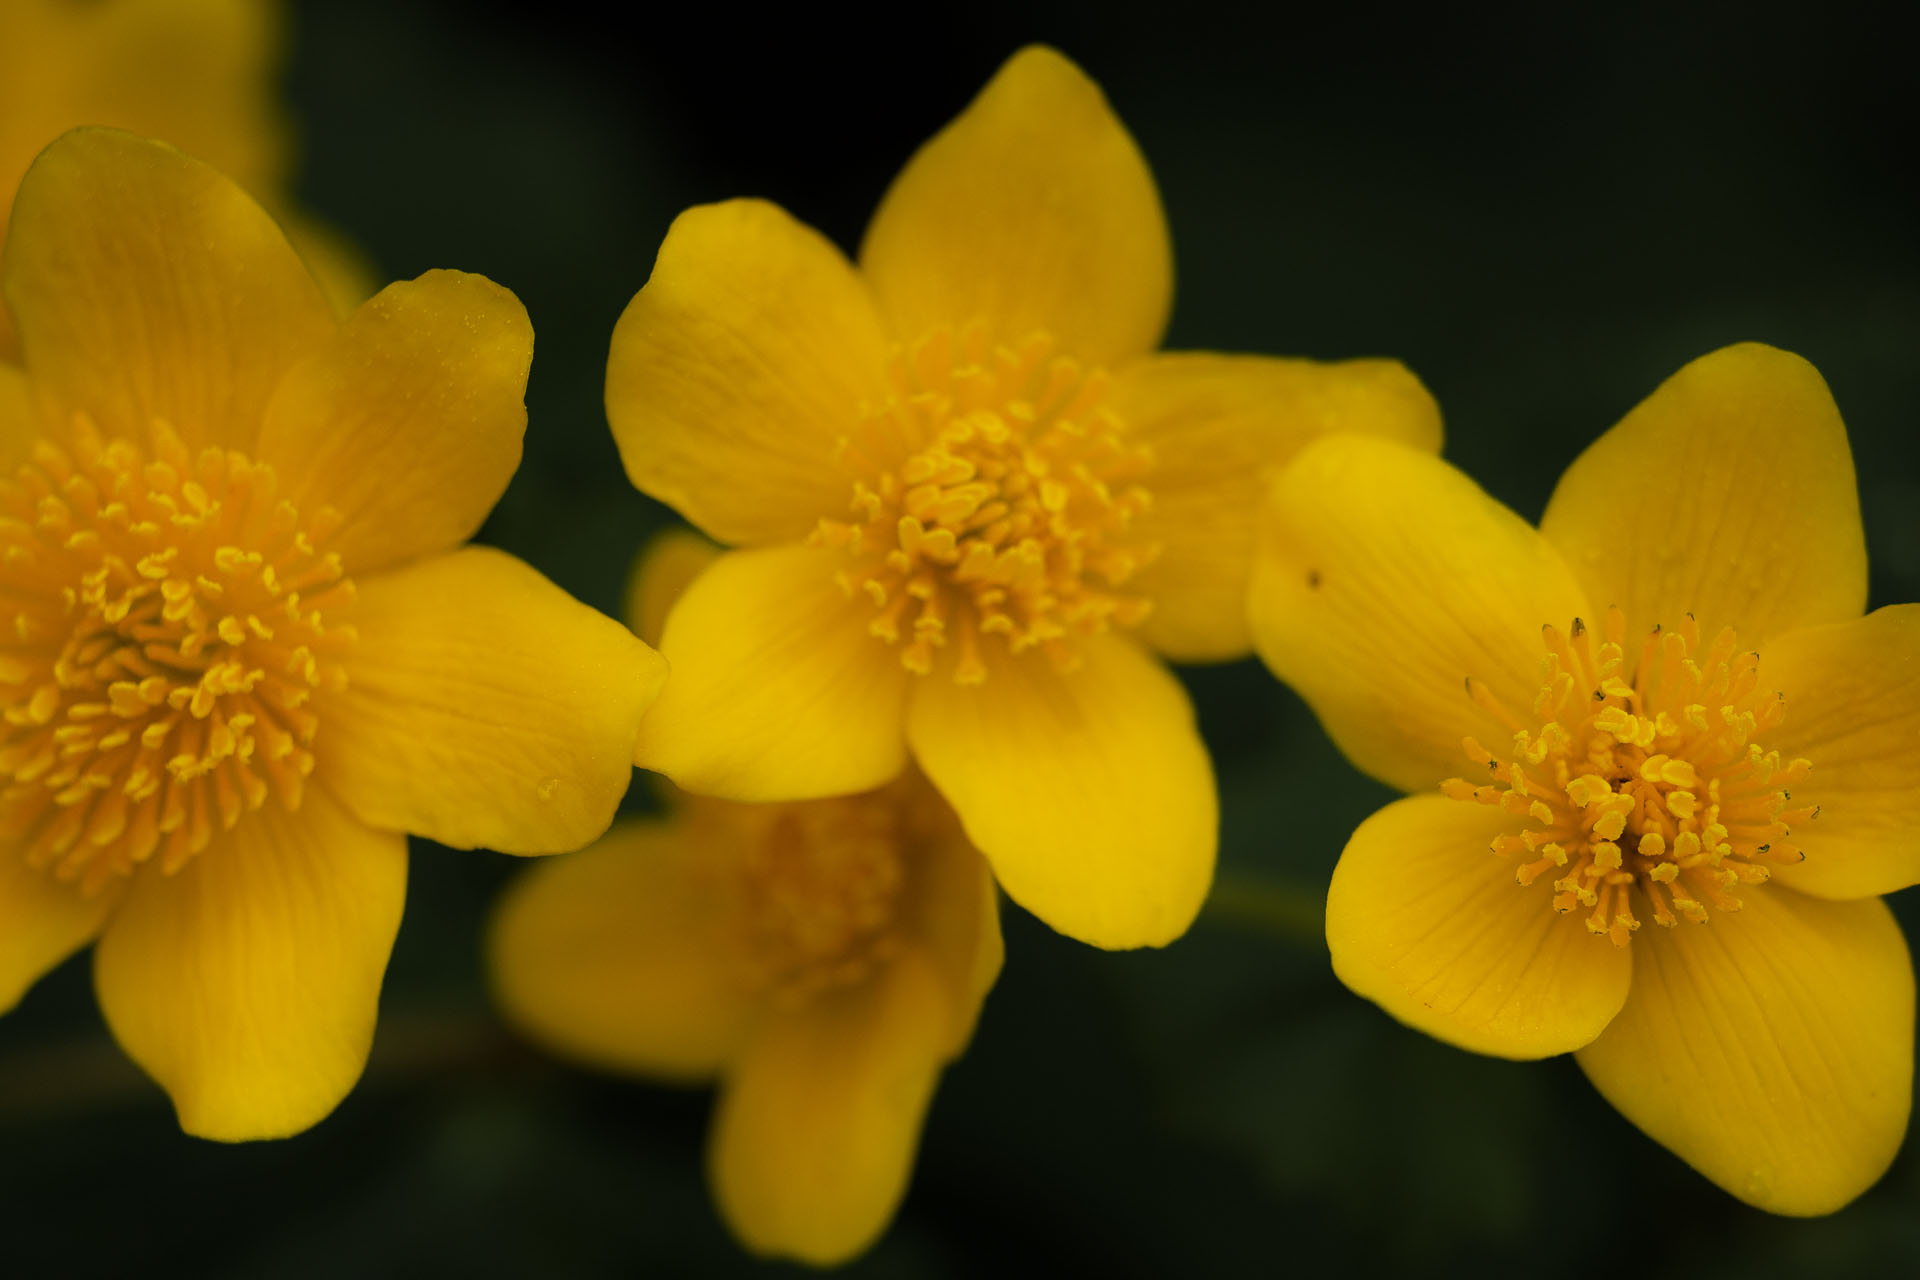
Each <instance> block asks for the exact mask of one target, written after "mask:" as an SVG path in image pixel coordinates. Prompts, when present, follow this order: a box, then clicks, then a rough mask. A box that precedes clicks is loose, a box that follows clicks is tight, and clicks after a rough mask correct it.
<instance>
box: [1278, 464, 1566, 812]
mask: <svg viewBox="0 0 1920 1280" xmlns="http://www.w3.org/2000/svg"><path fill="white" fill-rule="evenodd" d="M1248 599H1249V606H1248V621H1249V622H1250V623H1251V625H1252V628H1253V635H1254V643H1255V644H1256V646H1258V648H1259V651H1260V656H1261V657H1262V658H1263V659H1265V661H1266V664H1267V666H1268V667H1270V668H1272V670H1273V673H1274V674H1275V675H1277V676H1279V677H1280V679H1282V680H1284V681H1286V682H1287V683H1288V684H1290V685H1292V686H1293V687H1294V689H1295V690H1297V691H1298V692H1299V694H1300V696H1301V697H1303V698H1305V699H1306V700H1307V704H1308V705H1309V706H1311V707H1312V708H1313V710H1314V713H1315V714H1316V715H1318V716H1319V717H1320V723H1321V724H1322V725H1323V726H1324V727H1325V728H1326V730H1327V732H1328V734H1329V735H1331V736H1332V738H1333V740H1334V742H1335V743H1337V744H1338V745H1339V747H1340V749H1341V750H1342V751H1344V752H1346V754H1347V758H1348V759H1349V760H1352V761H1353V762H1354V764H1356V765H1358V766H1359V767H1360V768H1361V769H1363V770H1365V771H1366V772H1368V773H1370V774H1372V775H1373V776H1375V777H1376V778H1379V779H1381V780H1382V781H1385V782H1388V783H1391V784H1392V785H1394V786H1396V787H1399V788H1401V789H1402V790H1404V791H1418V790H1422V789H1424V788H1427V787H1431V786H1433V785H1435V784H1436V783H1438V782H1440V781H1441V780H1442V779H1444V778H1448V777H1455V776H1458V775H1459V774H1461V773H1462V772H1463V771H1464V770H1465V769H1467V768H1468V767H1470V762H1469V761H1468V760H1467V757H1466V755H1465V753H1464V752H1463V751H1462V750H1461V746H1460V741H1461V739H1462V737H1464V736H1466V735H1469V734H1477V735H1479V736H1480V738H1481V741H1483V742H1503V741H1505V740H1506V735H1507V732H1508V731H1507V730H1505V729H1503V728H1502V727H1501V726H1500V725H1499V723H1498V722H1497V721H1496V720H1495V719H1494V718H1493V717H1492V716H1490V715H1487V714H1486V713H1485V712H1483V711H1481V710H1480V708H1479V707H1478V706H1477V705H1476V704H1475V702H1474V701H1473V700H1472V699H1470V698H1469V697H1468V696H1467V693H1466V689H1465V682H1466V680H1467V678H1468V677H1473V678H1474V679H1477V680H1479V681H1482V682H1484V683H1485V684H1486V685H1487V686H1488V688H1489V689H1491V690H1492V692H1493V693H1494V695H1495V696H1497V697H1498V698H1499V699H1500V701H1501V702H1502V703H1503V704H1504V705H1506V706H1507V707H1509V708H1511V709H1512V710H1513V712H1514V713H1515V714H1516V715H1517V716H1521V717H1524V716H1526V715H1528V714H1529V713H1530V709H1531V707H1532V705H1533V701H1534V698H1535V696H1536V695H1537V694H1538V692H1539V689H1540V676H1539V672H1540V659H1541V656H1542V654H1543V652H1544V650H1543V649H1542V647H1541V642H1540V628H1541V626H1542V625H1544V624H1546V623H1553V624H1554V625H1556V626H1559V627H1561V628H1563V629H1564V628H1566V627H1567V626H1569V625H1570V624H1571V622H1572V620H1573V619H1574V618H1575V617H1578V616H1581V615H1582V614H1583V613H1585V612H1586V610H1587V605H1586V603H1585V597H1584V596H1582V594H1581V592H1580V589H1579V587H1578V585H1577V584H1576V583H1575V582H1574V580H1573V576H1572V574H1571V573H1570V572H1569V571H1568V569H1567V567H1566V566H1565V565H1564V564H1563V563H1562V562H1561V560H1560V557H1559V555H1558V554H1556V553H1555V551H1554V550H1553V548H1552V547H1551V546H1549V545H1548V544H1547V542H1546V540H1545V539H1543V538H1541V537H1540V535H1539V534H1538V533H1537V532H1536V531H1535V530H1534V529H1532V528H1531V527H1529V526H1528V524H1527V523H1526V521H1524V520H1522V519H1520V517H1518V516H1516V515H1514V514H1513V512H1511V511H1509V510H1507V509H1506V508H1505V507H1503V506H1501V505H1500V504H1499V503H1498V502H1496V501H1494V500H1493V499H1492V498H1490V497H1488V496H1487V495H1486V494H1485V493H1484V492H1482V491H1481V489H1480V488H1479V486H1477V485H1475V484H1474V483H1473V481H1471V480H1469V479H1468V478H1467V477H1466V476H1464V475H1462V474H1461V473H1460V472H1458V471H1456V470H1455V469H1454V468H1453V467H1451V466H1449V465H1448V464H1447V463H1445V462H1442V461H1441V460H1440V459H1438V458H1435V457H1433V456H1431V455H1430V454H1426V453H1422V452H1419V451H1417V450H1414V449H1409V448H1406V447H1405V446H1403V445H1399V444H1395V443H1392V442H1391V441H1387V440H1381V439H1376V438H1372V437H1367V436H1359V435H1336V436H1328V437H1326V438H1325V439H1322V440H1320V441H1318V442H1316V443H1314V444H1312V445H1310V446H1308V447H1307V448H1306V449H1305V450H1303V451H1302V452H1301V454H1300V457H1299V458H1298V459H1297V460H1296V461H1295V462H1294V464H1293V465H1292V466H1291V467H1289V468H1288V469H1287V470H1286V471H1285V473H1283V474H1282V476H1281V477H1280V479H1279V480H1278V481H1277V482H1276V483H1275V484H1274V485H1273V487H1272V488H1271V490H1270V491H1269V494H1268V502H1267V506H1266V509H1265V511H1264V513H1263V518H1262V526H1261V532H1260V540H1259V544H1258V547H1257V549H1256V552H1255V558H1254V569H1253V582H1252V589H1251V594H1250V596H1249V598H1248ZM1589 620H1591V619H1589Z"/></svg>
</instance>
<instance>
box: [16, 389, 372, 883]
mask: <svg viewBox="0 0 1920 1280" xmlns="http://www.w3.org/2000/svg"><path fill="white" fill-rule="evenodd" d="M153 436H154V447H153V450H152V456H151V457H149V456H148V455H147V453H145V452H143V451H142V450H141V449H140V448H139V447H138V446H136V445H134V444H131V443H129V442H128V441H125V440H111V441H107V440H103V439H102V438H101V436H100V434H99V432H98V431H97V429H95V428H94V426H93V424H92V423H91V422H90V421H88V420H86V419H85V417H84V416H82V417H80V418H78V419H77V420H76V423H75V428H74V432H73V439H72V440H71V441H70V442H69V443H68V444H67V445H65V446H64V447H63V446H61V445H58V444H55V443H53V442H52V441H50V440H46V439H39V440H36V441H34V442H33V445H32V448H31V450H30V454H29V460H28V461H27V462H25V463H24V464H22V465H21V466H19V467H18V469H17V470H16V471H15V472H14V474H13V476H12V477H11V478H8V479H4V480H0V623H3V622H4V621H5V620H6V619H8V618H10V620H11V626H10V627H8V628H6V629H5V630H4V631H3V632H0V839H4V840H6V841H7V842H9V843H11V844H15V845H16V846H17V847H18V848H20V849H21V850H22V851H23V853H24V856H25V858H26V860H27V862H28V863H29V865H32V866H35V867H42V868H45V867H51V868H52V869H53V872H54V874H55V875H57V876H59V877H60V878H61V879H65V880H77V881H79V882H80V883H81V886H82V888H83V889H84V890H85V891H86V892H89V893H92V892H98V891H99V890H100V888H101V887H102V886H104V885H105V884H106V883H107V882H108V881H109V880H111V879H112V878H113V877H115V876H124V875H127V874H129V873H131V872H132V871H133V869H134V868H135V867H136V866H138V865H139V864H140V863H142V862H145V861H147V860H148V859H150V858H152V857H153V856H154V855H155V853H156V852H157V853H158V854H159V857H160V865H161V868H162V870H163V871H165V872H166V873H168V874H171V873H173V872H174V871H177V870H179V868H180V867H181V866H183V865H185V863H186V862H187V860H188V859H189V858H191V857H192V856H193V855H194V854H196V853H198V852H200V851H201V850H202V849H204V848H205V847H206V846H207V843H208V842H209V841H210V840H211V839H212V838H213V836H214V834H215V832H216V830H230V829H231V828H232V827H233V826H234V825H235V824H236V823H238V822H239V821H240V818H241V815H242V814H244V813H247V812H249V811H251V810H254V809H258V808H259V807H260V806H261V805H262V804H264V803H265V802H266V800H267V797H268V796H269V795H276V796H278V797H279V799H280V801H281V802H282V803H283V804H285V805H286V806H287V807H288V808H289V809H294V808H298V807H299V804H300V796H301V788H302V782H303V779H304V778H305V777H306V776H307V774H309V773H310V772H312V770H313V763H314V758H313V753H312V751H311V750H310V747H311V745H312V742H313V738H314V733H315V731H316V730H317V728H318V721H317V719H316V717H315V716H314V714H313V711H312V709H311V708H310V707H309V706H308V705H307V703H308V699H309V698H310V696H311V695H312V693H313V691H314V690H315V689H317V688H320V687H322V686H325V687H328V688H338V687H343V686H344V684H345V679H346V677H345V674H344V672H343V671H342V669H341V667H340V663H339V660H338V659H339V655H340V653H341V651H342V650H343V649H344V648H345V647H346V646H348V645H349V644H351V642H352V640H353V629H352V628H351V627H349V626H342V625H339V622H338V618H339V615H341V614H342V613H345V612H347V611H348V606H350V605H351V603H352V600H353V594H354V593H353V583H352V582H351V581H350V580H349V579H347V578H346V577H345V575H344V574H343V572H342V570H341V565H340V557H339V556H338V555H337V554H334V553H331V552H328V553H324V554H323V553H321V552H319V551H318V550H317V549H316V547H315V542H316V540H318V539H321V538H323V537H324V536H325V535H326V534H327V533H329V532H331V531H332V529H333V528H335V527H337V525H338V521H339V517H338V516H337V514H336V513H334V512H333V511H332V510H331V509H322V510H321V511H319V512H316V513H312V518H310V519H307V520H304V521H303V520H302V518H301V515H300V513H299V512H298V511H296V510H295V509H294V506H293V504H292V503H290V502H288V501H286V500H285V499H282V498H277V497H276V487H277V486H276V479H275V476H274V472H273V469H272V468H271V467H269V466H266V465H263V464H261V463H258V462H254V461H251V460H250V459H248V458H246V457H245V456H243V455H242V454H239V453H235V452H230V451H227V450H222V449H208V450H206V451H204V452H202V453H201V454H200V455H199V456H198V458H195V457H193V456H192V455H191V453H190V452H189V451H188V449H187V448H186V446H185V445H184V444H183V443H182V442H181V440H180V438H179V436H178V435H176V434H175V433H174V432H173V430H172V429H171V428H169V427H168V426H167V425H166V424H165V423H155V424H154V430H153ZM323 615H325V616H326V621H324V622H323V620H322V619H323Z"/></svg>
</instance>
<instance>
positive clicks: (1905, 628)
mask: <svg viewBox="0 0 1920 1280" xmlns="http://www.w3.org/2000/svg"><path fill="white" fill-rule="evenodd" d="M1760 673H1761V675H1762V676H1763V677H1764V678H1765V680H1766V682H1767V683H1768V684H1769V685H1774V686H1777V687H1778V688H1779V689H1780V691H1781V692H1782V693H1783V694H1785V695H1786V699H1787V718H1786V721H1785V722H1784V723H1783V724H1782V725H1781V726H1780V727H1779V728H1778V729H1775V730H1773V731H1772V732H1771V733H1769V734H1768V735H1767V739H1766V742H1765V743H1764V745H1765V746H1766V747H1768V748H1769V749H1773V750H1778V751H1779V752H1780V753H1781V754H1782V755H1783V756H1784V757H1786V758H1787V759H1789V760H1791V759H1794V758H1795V757H1799V758H1803V759H1806V760H1809V761H1811V762H1812V764H1813V771H1812V773H1811V774H1809V775H1808V777H1807V778H1806V780H1805V781H1804V782H1798V783H1795V784H1794V787H1793V805H1794V807H1795V808H1796V809H1798V808H1802V807H1805V806H1814V807H1817V809H1818V810H1819V812H1818V815H1817V816H1816V817H1814V818H1813V819H1811V820H1809V821H1807V822H1804V823H1802V824H1800V825H1799V826H1797V827H1795V829H1794V830H1793V833H1792V836H1791V839H1792V840H1793V842H1794V843H1795V844H1797V845H1799V846H1800V847H1801V848H1802V849H1803V850H1804V851H1805V852H1806V855H1807V858H1806V861H1805V862H1801V863H1795V864H1792V865H1789V866H1784V867H1780V868H1777V869H1776V871H1775V873H1774V874H1775V875H1776V876H1777V877H1778V878H1779V880H1780V881H1781V882H1782V883H1784V884H1788V885H1791V886H1792V887H1793V888H1795V889H1799V890H1802V891H1804V892H1806V893H1812V894H1816V895H1818V896H1820V897H1822V898H1863V897H1868V896H1871V895H1874V894H1881V893H1892V892H1893V891H1894V890H1896V889H1904V888H1906V887H1907V886H1908V885H1911V884H1915V883H1920V604H1901V605H1892V606H1889V607H1888V608H1885V609H1880V610H1876V611H1875V612H1873V613H1870V614H1868V615H1867V616H1866V617H1864V618H1856V619H1854V620H1853V621H1851V622H1840V623H1835V624H1833V625H1832V626H1826V627H1810V628H1807V629H1804V630H1799V631H1790V632H1788V633H1787V634H1786V635H1783V636H1781V637H1780V638H1779V639H1778V640H1775V641H1774V642H1773V643H1772V644H1770V645H1769V646H1767V648H1766V650H1765V651H1764V652H1763V653H1762V654H1761V661H1760Z"/></svg>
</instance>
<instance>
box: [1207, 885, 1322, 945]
mask: <svg viewBox="0 0 1920 1280" xmlns="http://www.w3.org/2000/svg"><path fill="white" fill-rule="evenodd" d="M1326 905H1327V904H1326V896H1325V895H1324V894H1321V893H1319V892H1316V891H1314V890H1311V889H1306V888H1303V887H1301V886H1300V885H1297V884H1289V883H1287V882H1285V881H1283V880H1270V879H1268V878H1267V877H1265V876H1257V875H1248V874H1246V873H1245V872H1240V873H1238V874H1228V875H1222V876H1218V877H1216V878H1215V879H1214V882H1213V892H1212V893H1211V894H1209V895H1208V896H1207V904H1206V906H1205V907H1203V908H1201V912H1200V914H1201V916H1202V917H1203V918H1204V919H1207V920H1210V921H1213V922H1215V923H1218V924H1222V925H1228V926H1231V927H1235V928H1240V929H1246V930H1249V931H1251V932H1254V933H1264V934H1267V935H1269V936H1271V937H1276V938H1284V939H1286V940H1287V941H1288V942H1296V943H1301V944H1303V945H1307V946H1314V947H1322V946H1325V945H1326V937H1327V932H1326Z"/></svg>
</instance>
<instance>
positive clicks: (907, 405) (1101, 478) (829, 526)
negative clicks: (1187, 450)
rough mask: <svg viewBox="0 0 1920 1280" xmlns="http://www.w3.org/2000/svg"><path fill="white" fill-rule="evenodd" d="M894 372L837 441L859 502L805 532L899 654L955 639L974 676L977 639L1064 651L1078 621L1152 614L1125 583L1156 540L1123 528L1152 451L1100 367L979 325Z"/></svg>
mask: <svg viewBox="0 0 1920 1280" xmlns="http://www.w3.org/2000/svg"><path fill="white" fill-rule="evenodd" d="M890 377H891V381H892V392H893V394H892V396H891V397H890V398H889V400H888V402H887V403H886V404H885V405H883V406H880V407H879V408H878V409H876V410H874V411H872V412H871V413H869V414H868V415H867V417H866V419H865V420H864V421H863V422H862V423H861V424H860V425H859V427H858V428H857V429H856V431H855V433H854V434H853V435H852V436H850V437H848V438H847V439H846V440H844V441H843V442H842V447H841V461H842V462H843V464H844V465H846V466H847V467H849V469H851V470H852V471H853V472H854V474H855V477H856V478H855V481H854V486H853V502H852V511H853V515H854V518H853V519H851V520H834V519H823V520H822V521H821V522H820V527H819V529H818V531H817V532H816V533H815V535H814V541H815V542H816V543H819V544H822V545H826V546H834V547H844V548H846V549H847V550H848V551H849V552H850V553H852V555H853V558H854V561H855V564H854V566H853V567H851V568H849V569H847V570H845V571H843V572H842V573H841V574H840V575H839V580H840V583H841V585H842V586H843V587H844V588H845V589H846V591H847V592H848V593H849V595H861V596H865V597H867V598H868V599H869V600H870V601H871V602H872V604H873V608H874V616H873V620H872V622H871V624H870V625H869V630H870V631H871V632H872V634H873V635H874V636H876V637H877V638H879V639H881V640H883V641H885V642H886V643H888V644H892V645H898V646H899V647H900V661H901V663H902V664H903V665H905V666H906V668H907V669H908V670H910V671H913V672H915V673H918V674H923V675H924V674H926V673H928V672H930V671H932V670H933V669H934V666H935V663H936V661H937V660H939V659H940V658H941V657H942V656H943V655H950V657H949V659H948V662H949V666H948V670H950V673H951V675H952V677H953V679H955V680H957V681H959V682H961V683H963V684H971V683H977V682H979V681H981V680H983V679H985V678H986V673H987V667H986V662H985V659H984V657H983V654H982V650H981V646H982V644H983V643H984V642H985V641H986V639H987V638H988V637H999V641H1000V642H1001V643H1004V644H1005V646H1006V648H1007V650H1008V651H1009V652H1011V653H1016V654H1017V653H1022V652H1025V651H1027V650H1031V649H1035V648H1040V649H1043V650H1045V651H1047V652H1050V653H1051V654H1052V655H1053V656H1054V658H1055V659H1056V660H1057V661H1061V662H1063V663H1068V664H1070V663H1071V662H1072V660H1073V652H1074V651H1073V646H1072V639H1073V637H1075V636H1078V635H1088V634H1093V633H1097V632H1102V631H1106V630H1108V629H1109V628H1111V627H1114V626H1131V625H1133V624H1135V623H1138V622H1139V621H1140V620H1141V619H1142V618H1144V617H1146V615H1147V611H1148V608H1149V603H1148V601H1146V600H1145V599H1143V598H1140V597H1138V596H1132V595H1127V594H1124V593H1123V592H1121V591H1120V590H1119V588H1121V587H1122V586H1123V585H1124V584H1125V583H1126V582H1127V580H1128V579H1129V578H1131V577H1132V576H1133V574H1134V573H1135V572H1136V571H1138V570H1139V569H1140V568H1141V567H1142V566H1143V565H1145V564H1147V563H1148V562H1149V561H1151V560H1152V559H1153V557H1154V555H1155V554H1156V553H1157V548H1156V547H1154V546H1152V545H1150V544H1147V543H1143V542H1141V541H1139V540H1138V539H1137V537H1135V536H1133V534H1132V526H1133V524H1134V522H1135V520H1136V519H1137V518H1138V517H1139V516H1140V515H1141V514H1142V513H1143V512H1145V511H1146V510H1147V508H1148V506H1149V503H1150V501H1151V498H1150V495H1149V494H1148V492H1147V490H1146V489H1145V488H1143V487H1142V486H1141V485H1140V484H1139V481H1140V479H1141V478H1142V477H1144V476H1146V475H1147V473H1148V472H1149V471H1150V470H1151V469H1152V465H1153V459H1152V455H1151V452H1150V451H1149V450H1148V449H1146V448H1145V447H1144V446H1141V445H1138V444H1133V443H1130V442H1129V441H1128V440H1127V438H1126V429H1125V426H1124V424H1123V423H1122V422H1121V420H1120V419H1119V418H1118V417H1117V416H1116V415H1115V414H1114V413H1113V411H1112V410H1111V409H1110V408H1108V407H1106V406H1105V405H1104V404H1103V403H1102V401H1103V399H1104V396H1105V393H1106V387H1107V382H1108V378H1107V375H1106V373H1105V372H1104V371H1102V370H1099V369H1086V368H1083V367H1082V366H1081V365H1080V364H1078V363H1077V362H1075V361H1074V360H1072V359H1071V358H1069V357H1067V356H1064V355H1060V354H1058V353H1057V352H1056V351H1055V344H1054V342H1053V340H1052V339H1051V338H1049V337H1048V336H1047V335H1045V334H1034V335H1030V336H1029V337H1027V338H1026V339H1025V340H1023V341H1021V342H1019V343H1017V344H1015V345H1012V346H1002V345H995V344H994V343H992V342H991V341H990V340H989V338H988V336H987V334H986V331H985V329H984V328H982V327H981V326H977V325H976V326H972V327H970V328H968V329H967V330H965V331H964V332H962V333H960V334H957V335H956V334H955V333H954V332H952V331H951V330H947V329H939V330H936V331H934V332H933V333H932V334H930V335H928V336H927V337H926V338H924V339H922V340H921V341H920V342H918V343H916V344H914V346H913V347H912V348H910V349H907V350H903V351H897V352H895V354H894V357H893V359H892V362H891V366H890Z"/></svg>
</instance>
